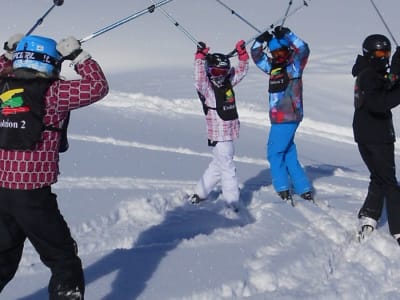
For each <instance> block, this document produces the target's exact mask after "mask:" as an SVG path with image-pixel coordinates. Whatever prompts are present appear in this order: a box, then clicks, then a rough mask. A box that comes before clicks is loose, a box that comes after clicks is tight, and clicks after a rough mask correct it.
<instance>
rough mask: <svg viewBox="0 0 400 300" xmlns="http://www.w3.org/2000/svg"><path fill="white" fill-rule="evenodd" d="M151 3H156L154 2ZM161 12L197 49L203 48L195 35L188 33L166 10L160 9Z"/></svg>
mask: <svg viewBox="0 0 400 300" xmlns="http://www.w3.org/2000/svg"><path fill="white" fill-rule="evenodd" d="M151 2H153V3H154V1H153V0H151ZM160 10H161V12H162V13H163V14H164V15H165V16H166V17H167V18H168V20H170V21H171V23H172V24H174V25H175V26H176V27H177V28H178V29H179V30H180V31H182V32H183V33H184V34H185V35H186V36H187V37H188V38H189V39H190V40H191V41H192V42H193V43H195V44H196V46H197V47H199V48H203V46H202V45H201V44H200V43H199V42H198V41H197V40H196V39H195V38H194V37H193V35H192V34H191V33H190V32H189V31H187V30H186V29H185V28H184V27H183V26H182V25H180V24H179V23H178V22H177V21H176V20H175V19H174V18H173V17H172V16H171V15H170V14H169V13H168V12H167V11H166V10H165V9H164V8H160Z"/></svg>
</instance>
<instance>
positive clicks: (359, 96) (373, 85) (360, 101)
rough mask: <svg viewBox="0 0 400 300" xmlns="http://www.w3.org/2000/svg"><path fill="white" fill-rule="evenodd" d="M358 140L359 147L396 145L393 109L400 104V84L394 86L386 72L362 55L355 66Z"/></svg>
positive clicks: (355, 104)
mask: <svg viewBox="0 0 400 300" xmlns="http://www.w3.org/2000/svg"><path fill="white" fill-rule="evenodd" d="M352 74H353V76H354V77H356V82H355V87H354V108H355V110H354V117H353V133H354V140H355V141H356V143H359V144H381V143H394V142H395V139H396V137H395V132H394V127H393V121H392V112H391V109H392V108H394V107H396V106H397V105H399V104H400V85H399V84H398V83H397V84H394V85H393V84H391V83H390V80H389V79H387V78H386V77H387V76H386V75H387V73H386V71H379V68H377V67H376V66H374V65H373V64H372V63H370V62H369V61H367V60H366V59H365V58H364V57H363V56H361V55H359V56H358V57H357V60H356V62H355V64H354V66H353V69H352Z"/></svg>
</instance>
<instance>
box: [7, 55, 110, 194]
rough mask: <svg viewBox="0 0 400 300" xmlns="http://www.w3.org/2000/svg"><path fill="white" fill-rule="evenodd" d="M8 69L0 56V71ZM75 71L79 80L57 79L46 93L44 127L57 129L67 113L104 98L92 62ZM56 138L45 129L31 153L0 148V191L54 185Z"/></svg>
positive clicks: (103, 87) (105, 90)
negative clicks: (48, 126) (50, 126)
mask: <svg viewBox="0 0 400 300" xmlns="http://www.w3.org/2000/svg"><path fill="white" fill-rule="evenodd" d="M10 67H11V62H10V61H9V60H7V59H6V58H5V57H4V55H2V56H0V72H2V71H4V70H5V69H7V68H10ZM75 68H76V72H77V73H78V74H79V75H80V76H81V77H82V78H81V79H79V80H57V81H55V82H53V84H52V85H51V86H50V87H49V89H48V90H47V93H46V96H45V102H46V110H45V117H44V123H45V125H52V126H53V127H58V128H60V127H61V126H62V122H63V121H64V119H65V118H66V116H67V113H68V111H71V110H73V109H77V108H80V107H83V106H87V105H89V104H91V103H94V102H96V101H99V100H100V99H102V98H103V97H104V96H106V95H107V93H108V83H107V80H106V78H105V76H104V74H103V71H102V69H101V68H100V66H99V65H98V64H97V62H96V61H95V60H93V59H87V60H85V61H84V62H82V63H80V64H77V65H76V66H75ZM60 137H61V133H60V132H58V131H48V130H46V131H44V132H43V134H42V140H41V142H40V143H38V145H37V146H36V148H35V149H34V150H30V151H25V150H24V151H21V150H4V149H0V188H6V189H13V190H32V189H38V188H42V187H45V186H50V185H51V184H53V183H55V182H57V177H58V174H59V168H58V161H59V153H58V147H59V144H60Z"/></svg>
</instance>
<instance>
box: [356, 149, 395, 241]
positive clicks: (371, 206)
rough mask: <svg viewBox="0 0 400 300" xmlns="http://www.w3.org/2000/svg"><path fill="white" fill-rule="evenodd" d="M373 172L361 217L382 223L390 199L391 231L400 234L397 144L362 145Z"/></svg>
mask: <svg viewBox="0 0 400 300" xmlns="http://www.w3.org/2000/svg"><path fill="white" fill-rule="evenodd" d="M358 149H359V151H360V154H361V157H362V159H363V160H364V162H365V164H366V166H367V168H368V170H369V172H370V182H369V187H368V194H367V197H366V199H365V201H364V204H363V206H362V207H361V209H360V211H359V214H358V216H359V217H362V216H367V217H370V218H373V219H375V220H377V221H378V220H379V218H380V217H381V214H382V208H383V204H384V201H385V199H386V210H387V217H388V224H389V230H390V233H391V234H392V235H394V234H400V186H399V185H398V183H397V179H396V166H395V158H394V144H393V143H389V144H358Z"/></svg>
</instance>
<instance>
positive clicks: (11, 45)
mask: <svg viewBox="0 0 400 300" xmlns="http://www.w3.org/2000/svg"><path fill="white" fill-rule="evenodd" d="M23 37H24V35H23V34H22V33H16V34H14V35H12V36H10V38H9V39H8V40H7V41H6V42H5V43H4V47H3V49H4V50H5V51H6V52H5V53H4V56H5V57H6V58H7V59H8V60H12V57H13V53H14V51H15V49H17V45H18V43H19V41H20V40H21V39H22V38H23Z"/></svg>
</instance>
